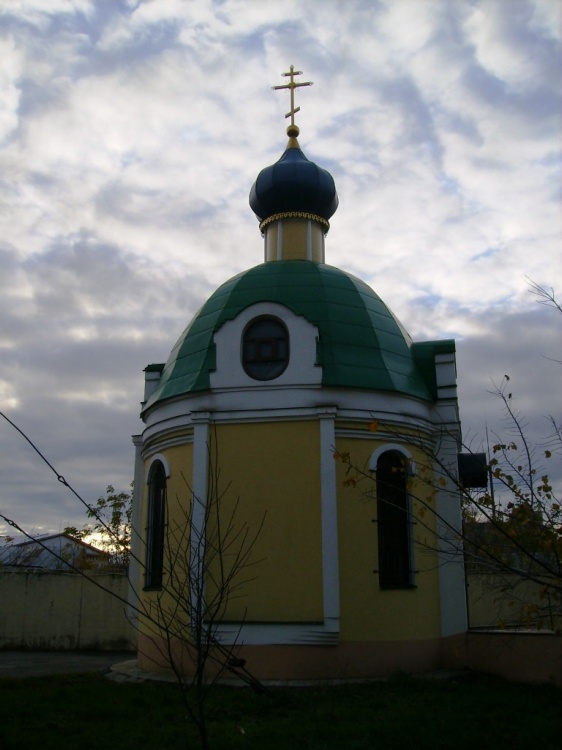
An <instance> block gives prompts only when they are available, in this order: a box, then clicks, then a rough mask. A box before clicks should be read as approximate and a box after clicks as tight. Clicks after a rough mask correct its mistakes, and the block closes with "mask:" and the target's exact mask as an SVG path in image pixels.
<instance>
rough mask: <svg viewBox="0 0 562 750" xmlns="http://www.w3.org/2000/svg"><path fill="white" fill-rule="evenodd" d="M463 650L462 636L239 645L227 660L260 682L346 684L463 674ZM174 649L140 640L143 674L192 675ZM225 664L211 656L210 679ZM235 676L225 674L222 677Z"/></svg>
mask: <svg viewBox="0 0 562 750" xmlns="http://www.w3.org/2000/svg"><path fill="white" fill-rule="evenodd" d="M465 645H466V636H465V634H464V633H462V634H460V635H457V636H450V637H449V638H435V639H427V640H415V641H375V642H341V643H339V644H338V645H336V646H304V645H303V646H300V645H299V646H295V645H260V646H250V645H248V646H246V645H240V646H235V647H234V648H233V649H232V652H231V653H230V654H229V657H231V658H232V659H234V662H233V664H237V663H242V662H243V663H244V667H245V669H246V670H248V672H249V673H250V674H251V675H252V676H253V677H255V678H256V679H258V680H260V681H267V682H271V681H273V682H295V681H296V682H309V681H331V680H343V681H346V680H357V679H372V678H378V677H389V676H391V675H393V674H397V673H406V674H421V673H424V672H431V671H436V670H440V669H459V668H462V667H464V666H466V658H465ZM171 646H172V647H171V648H169V644H167V642H166V641H165V640H164V639H163V638H159V637H156V636H146V635H143V634H142V633H141V634H139V651H138V666H139V668H140V669H142V670H145V671H147V672H159V673H164V674H165V673H172V672H173V673H175V674H181V675H185V676H186V677H189V676H190V675H192V674H193V673H194V669H195V667H194V660H193V653H192V651H191V649H188V648H187V647H186V646H185V644H180V643H179V642H176V643H174V644H171ZM229 648H230V647H229ZM169 653H171V654H173V656H172V657H170V656H169ZM171 658H173V660H174V666H173V668H172V665H171ZM224 662H225V658H224V656H223V655H221V654H220V653H218V652H217V651H216V650H215V651H214V652H211V654H210V658H209V659H208V660H207V663H206V673H207V676H208V678H212V677H214V676H216V674H217V671H220V666H219V665H224ZM235 674H236V673H235V672H234V673H232V672H229V670H228V669H226V670H223V674H222V676H223V677H229V676H231V675H232V676H235Z"/></svg>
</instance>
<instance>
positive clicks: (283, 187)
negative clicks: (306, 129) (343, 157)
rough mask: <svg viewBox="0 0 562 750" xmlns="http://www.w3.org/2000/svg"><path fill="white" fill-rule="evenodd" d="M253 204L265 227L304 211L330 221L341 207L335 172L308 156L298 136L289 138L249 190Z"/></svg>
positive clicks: (311, 215) (253, 208) (299, 214)
mask: <svg viewBox="0 0 562 750" xmlns="http://www.w3.org/2000/svg"><path fill="white" fill-rule="evenodd" d="M295 130H296V128H295ZM250 207H251V209H252V211H253V212H254V213H255V214H256V216H257V217H258V219H259V220H260V222H261V225H262V226H263V224H264V222H267V223H269V221H272V220H274V219H275V218H286V217H287V215H294V216H302V215H303V214H308V215H309V217H310V218H316V217H318V218H320V219H323V220H324V222H327V221H328V219H330V217H331V216H332V215H333V214H334V213H335V211H336V209H337V207H338V194H337V192H336V185H335V182H334V178H333V177H332V175H331V174H330V173H329V172H328V171H327V170H325V169H322V168H321V167H319V166H318V165H317V164H315V163H314V162H312V161H310V160H309V159H307V158H306V156H305V155H304V154H303V152H302V151H301V149H300V146H299V144H298V141H297V139H296V137H290V139H289V144H288V146H287V149H286V151H285V153H284V154H283V155H282V156H281V158H280V159H279V161H277V162H275V164H272V165H271V166H269V167H265V169H262V171H261V172H260V173H259V175H258V177H257V179H256V181H255V182H254V184H253V186H252V189H251V191H250Z"/></svg>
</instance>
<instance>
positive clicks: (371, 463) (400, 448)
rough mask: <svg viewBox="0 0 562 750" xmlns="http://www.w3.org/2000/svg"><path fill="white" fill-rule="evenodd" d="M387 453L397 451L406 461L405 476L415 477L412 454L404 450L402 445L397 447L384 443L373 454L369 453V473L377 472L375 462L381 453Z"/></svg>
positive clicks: (414, 464) (396, 444)
mask: <svg viewBox="0 0 562 750" xmlns="http://www.w3.org/2000/svg"><path fill="white" fill-rule="evenodd" d="M388 451H397V452H398V453H401V454H402V455H403V456H404V458H405V459H406V460H407V461H408V470H407V472H406V474H407V476H409V477H413V476H415V475H416V462H415V461H414V458H413V456H412V454H411V453H410V451H409V450H408V449H407V448H405V447H404V446H403V445H399V444H398V443H386V444H385V445H381V446H380V447H379V448H377V449H376V451H374V453H371V457H370V458H369V471H376V470H377V462H378V460H379V458H380V456H382V454H383V453H387V452H388Z"/></svg>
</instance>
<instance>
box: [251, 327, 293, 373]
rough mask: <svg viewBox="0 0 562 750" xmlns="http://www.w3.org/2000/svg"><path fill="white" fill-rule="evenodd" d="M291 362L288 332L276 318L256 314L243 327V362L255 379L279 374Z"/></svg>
mask: <svg viewBox="0 0 562 750" xmlns="http://www.w3.org/2000/svg"><path fill="white" fill-rule="evenodd" d="M288 363H289V333H288V331H287V329H286V328H285V326H284V324H283V323H282V322H281V321H280V320H278V319H277V318H269V317H263V318H257V319H256V320H254V321H252V322H251V323H250V324H249V325H248V327H247V328H246V330H245V331H244V336H243V341H242V364H243V366H244V370H245V371H246V373H247V374H248V375H249V376H250V377H251V378H254V379H255V380H273V379H274V378H277V377H279V375H281V373H282V372H283V371H284V370H285V368H286V367H287V364H288Z"/></svg>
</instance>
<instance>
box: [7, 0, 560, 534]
mask: <svg viewBox="0 0 562 750" xmlns="http://www.w3.org/2000/svg"><path fill="white" fill-rule="evenodd" d="M561 21H562V9H561V7H560V6H559V4H556V3H549V2H543V1H542V0H534V1H531V0H518V2H516V3H507V2H497V0H480V1H479V2H469V3H467V2H464V0H453V1H452V2H447V3H443V2H441V1H440V0H435V1H434V0H426V2H423V3H421V2H418V0H378V1H376V2H372V1H371V0H369V1H368V2H367V1H366V0H363V1H361V0H358V2H354V3H352V4H351V3H347V2H343V0H334V2H330V3H326V2H322V1H321V0H310V2H307V3H302V2H297V0H292V1H291V2H289V3H288V4H287V2H281V1H280V0H269V1H268V2H267V3H257V2H256V3H247V2H242V1H241V0H223V1H221V2H219V0H205V1H203V0H201V1H199V0H198V1H197V2H189V3H186V2H180V0H157V1H154V2H137V1H136V0H130V1H129V2H121V3H95V2H88V1H87V0H75V1H73V2H66V1H64V2H63V1H62V0H60V1H57V0H53V1H51V0H49V2H46V0H26V1H25V2H22V1H21V0H17V1H16V0H14V1H12V0H4V2H3V3H2V7H1V8H0V54H1V55H2V62H3V65H2V71H1V73H0V92H1V93H0V100H1V102H0V103H1V106H0V112H1V114H0V167H1V177H0V238H1V239H0V263H1V267H2V274H1V275H0V321H1V323H0V352H1V355H2V356H1V358H0V408H2V409H7V410H8V411H9V413H10V414H11V415H13V416H14V418H15V419H16V421H17V422H18V423H20V422H21V424H22V427H23V428H24V429H25V430H26V432H28V433H29V434H30V436H31V437H33V438H34V439H36V440H37V443H38V445H40V446H41V447H42V448H45V450H46V452H47V453H48V455H49V456H52V457H53V459H56V461H60V462H61V465H62V468H61V469H60V470H61V471H62V472H63V473H65V475H68V476H69V477H72V478H73V479H76V481H77V483H78V484H79V485H80V487H81V488H83V490H84V492H85V493H86V494H87V495H88V498H89V499H93V500H95V498H96V497H97V496H98V495H99V494H102V493H103V491H104V488H105V485H106V484H107V483H112V484H114V485H115V486H116V487H119V488H120V489H121V488H122V489H125V488H126V487H127V485H128V482H129V481H130V478H131V475H132V446H131V443H130V434H131V433H133V432H137V431H139V430H140V428H141V423H140V421H139V419H138V402H139V401H140V399H141V398H142V369H143V368H144V367H145V366H146V364H148V363H149V362H154V361H164V360H165V359H166V358H167V355H168V353H169V351H170V349H171V347H172V345H173V343H174V341H175V340H176V337H177V336H178V335H179V333H180V332H181V330H182V329H183V328H184V327H185V325H186V323H187V322H188V321H189V320H190V318H191V316H192V315H193V314H194V312H195V311H196V310H197V308H198V307H199V306H200V304H201V303H202V302H203V301H204V300H205V299H206V298H207V297H208V296H209V294H210V293H211V292H212V291H213V290H214V289H215V288H216V287H217V286H218V285H219V284H220V283H222V282H223V281H225V280H226V279H227V278H229V277H230V276H233V275H234V274H235V273H238V272H239V271H241V270H244V269H245V268H248V267H250V266H253V265H255V264H257V263H260V262H261V261H262V258H263V245H262V239H261V236H260V233H259V230H258V225H257V221H256V219H255V217H254V216H253V215H252V213H251V210H250V209H249V207H248V203H247V201H248V192H249V189H250V186H251V185H252V183H253V181H254V179H255V177H256V175H257V174H258V172H259V171H260V169H262V167H264V166H265V165H267V164H271V163H272V162H273V161H275V160H276V159H278V158H279V156H280V155H281V153H282V151H283V149H284V148H285V142H286V136H285V126H286V122H285V120H284V115H285V113H286V112H287V111H288V108H289V101H288V100H289V98H288V95H287V93H286V92H273V91H271V86H272V85H274V84H276V83H279V82H281V80H282V79H281V78H280V76H279V74H280V73H281V72H282V71H286V70H287V69H288V66H289V65H290V64H291V63H293V64H295V66H297V67H298V69H301V70H303V71H304V76H303V78H304V80H313V81H314V86H313V87H310V88H306V89H301V91H299V92H298V94H297V104H298V105H300V106H301V111H300V112H299V113H298V117H297V121H298V123H299V126H300V127H301V136H300V143H301V146H302V147H303V150H304V151H305V153H306V155H307V156H308V157H309V158H311V159H314V160H316V161H317V162H318V163H319V164H320V165H321V166H324V167H325V168H327V169H329V170H330V171H331V172H332V174H333V175H334V178H335V180H336V185H337V189H338V193H339V196H340V208H339V210H338V212H337V213H336V214H335V216H334V217H333V219H332V222H331V223H332V227H331V230H330V233H329V235H328V238H327V243H326V252H327V261H328V262H329V263H332V264H333V265H336V266H339V267H341V268H342V269H344V270H346V271H349V272H351V273H353V274H355V275H357V276H359V277H361V278H363V279H364V280H365V281H367V282H368V283H369V284H371V286H373V288H374V289H375V290H376V291H377V293H379V294H380V295H381V296H382V298H383V299H384V300H385V302H386V303H387V304H388V305H389V306H390V308H391V309H392V310H393V311H394V312H395V313H396V314H397V316H398V317H399V318H400V320H401V321H402V322H403V323H404V325H405V327H406V328H407V329H408V330H409V331H410V333H411V334H412V335H413V336H414V338H415V339H416V340H423V339H434V338H440V337H456V338H457V339H458V357H459V383H460V385H459V393H460V398H461V414H462V415H463V422H464V423H465V425H466V427H467V430H469V432H472V431H474V432H476V431H479V430H480V427H481V425H482V423H483V422H485V421H486V418H487V416H488V415H491V414H492V413H494V409H493V407H492V406H490V399H491V397H489V396H488V395H487V391H488V390H489V387H490V378H497V377H501V376H502V375H503V374H504V373H505V372H508V373H510V374H511V375H512V378H513V383H514V393H516V394H517V399H518V400H519V403H520V404H521V408H522V410H523V411H525V413H526V414H529V415H532V418H533V419H534V418H535V416H536V415H541V418H542V414H544V413H550V412H549V411H548V402H549V399H550V402H551V403H555V401H553V399H555V394H554V387H555V384H556V382H557V377H556V374H554V375H553V369H552V363H549V362H548V361H547V360H545V359H544V358H542V356H541V355H542V354H543V353H546V354H547V356H548V353H549V352H550V351H554V350H555V349H556V338H557V328H556V324H552V323H551V322H549V320H551V318H550V319H549V318H548V316H546V311H545V310H543V308H540V307H539V309H538V310H537V306H536V304H535V302H534V300H533V299H532V297H531V296H530V295H529V294H528V281H527V278H526V277H530V278H532V279H533V280H535V281H537V282H539V283H542V284H545V285H554V286H555V285H556V282H557V279H558V278H560V275H561V274H560V272H561V271H562V261H561V257H560V252H559V246H560V236H561V234H562V214H561V213H560V210H559V200H560V180H559V168H560V162H561V139H560V135H561V125H560V112H561V96H560V91H559V78H560V77H559V73H558V70H559V61H560V48H561V40H560V35H561V32H560V29H561V27H562V24H561ZM543 316H544V317H543ZM529 363H533V364H529ZM539 375H540V377H539ZM537 382H540V383H541V386H540V388H537V386H536V383H537ZM514 398H515V396H514ZM491 401H492V402H493V399H491ZM490 418H491V417H490ZM494 418H495V417H494ZM533 429H534V428H533ZM534 434H536V435H538V434H539V433H538V432H536V433H534ZM0 448H1V450H2V456H3V461H2V462H0V508H7V509H8V510H9V511H10V513H12V514H13V515H14V516H19V517H21V518H23V519H24V520H25V523H26V524H28V525H29V526H30V527H32V528H33V527H39V526H41V527H42V528H45V529H47V528H48V529H57V528H59V526H60V524H64V523H65V522H67V521H68V522H74V523H80V519H81V517H82V515H83V514H82V511H81V510H80V508H78V507H77V506H75V505H74V504H73V501H72V498H71V497H70V498H67V497H66V496H65V495H64V493H62V492H61V487H60V486H59V485H58V483H56V477H55V478H54V481H53V480H52V479H51V478H50V477H49V471H48V469H47V470H45V468H44V467H40V466H39V465H38V464H37V460H36V458H35V457H34V456H33V454H32V453H30V451H29V447H28V446H27V445H26V444H25V442H24V441H21V439H20V438H19V437H18V435H17V433H15V432H14V431H13V430H12V429H11V428H9V426H8V425H7V424H3V425H0Z"/></svg>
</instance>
